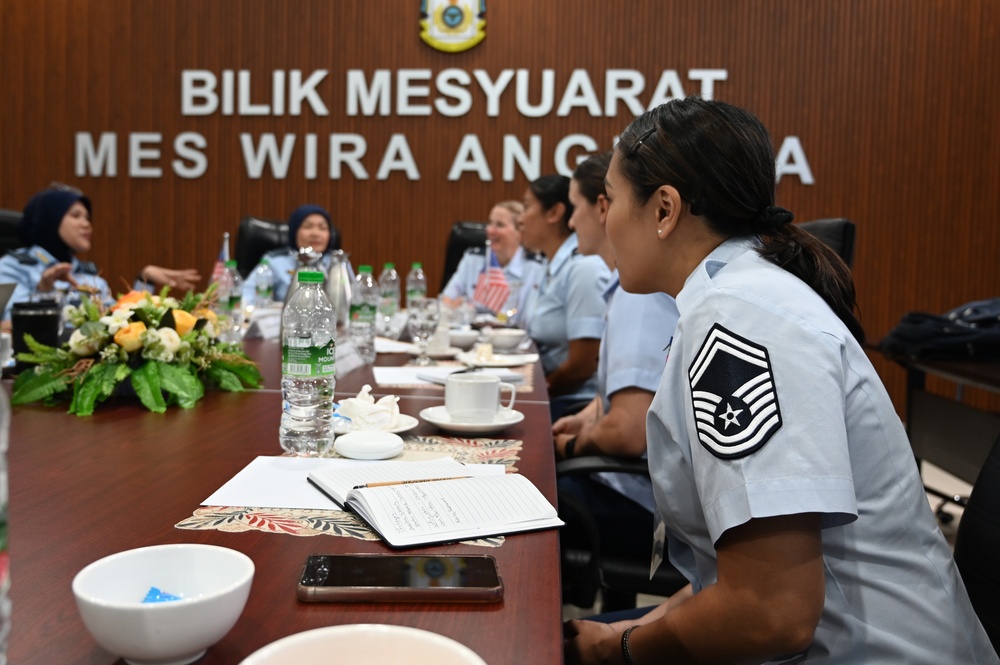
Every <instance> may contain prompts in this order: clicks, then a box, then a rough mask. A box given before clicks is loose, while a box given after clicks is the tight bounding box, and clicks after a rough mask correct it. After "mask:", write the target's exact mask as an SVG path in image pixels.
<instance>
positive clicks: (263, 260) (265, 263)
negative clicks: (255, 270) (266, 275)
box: [260, 259, 268, 266]
mask: <svg viewBox="0 0 1000 665" xmlns="http://www.w3.org/2000/svg"><path fill="white" fill-rule="evenodd" d="M260 263H261V265H265V266H266V265H268V261H267V259H261V260H260Z"/></svg>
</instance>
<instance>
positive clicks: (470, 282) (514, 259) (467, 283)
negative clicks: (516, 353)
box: [441, 201, 545, 328]
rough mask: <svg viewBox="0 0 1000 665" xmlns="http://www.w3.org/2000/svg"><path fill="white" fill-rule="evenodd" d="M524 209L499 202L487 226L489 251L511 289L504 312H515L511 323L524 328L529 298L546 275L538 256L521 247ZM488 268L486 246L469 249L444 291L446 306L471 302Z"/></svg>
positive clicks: (482, 307)
mask: <svg viewBox="0 0 1000 665" xmlns="http://www.w3.org/2000/svg"><path fill="white" fill-rule="evenodd" d="M523 210H524V206H523V205H521V202H520V201H500V202H499V203H497V204H496V205H494V206H493V208H492V209H491V210H490V216H489V221H487V223H486V239H487V240H488V241H489V244H490V251H491V252H492V253H493V254H494V255H495V256H496V257H497V261H498V262H499V263H500V267H501V268H502V269H503V274H504V277H505V278H506V280H507V284H508V285H509V286H510V297H509V298H508V300H507V303H505V305H504V306H503V311H504V312H513V315H512V316H511V318H510V323H512V324H515V325H517V326H520V327H522V328H523V327H525V326H526V324H527V317H526V316H525V315H524V309H525V305H526V304H527V301H528V298H529V296H530V295H531V294H532V293H534V291H535V290H536V289H538V285H539V283H540V282H541V281H542V276H543V275H544V274H545V265H544V263H543V261H542V260H541V259H540V258H539V257H538V256H537V255H535V254H529V253H528V252H525V251H524V248H523V247H522V246H521V231H520V229H519V228H518V224H519V220H520V217H521V212H522V211H523ZM485 267H486V251H485V248H484V247H473V248H471V249H469V250H467V251H466V252H465V254H463V255H462V260H461V261H459V263H458V267H457V268H456V269H455V274H453V275H452V276H451V279H449V280H448V284H447V285H446V286H445V287H444V291H442V292H441V294H442V295H443V296H444V300H445V303H446V304H448V305H451V306H454V305H457V304H459V303H460V302H461V299H462V298H466V299H469V300H472V296H473V293H475V290H476V284H477V282H478V280H479V276H480V275H481V274H482V272H483V270H484V269H485ZM474 304H475V305H476V309H477V310H479V311H482V312H485V311H489V310H488V308H487V307H486V306H485V305H483V304H481V303H475V302H474ZM494 313H495V312H494Z"/></svg>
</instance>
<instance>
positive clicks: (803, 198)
mask: <svg viewBox="0 0 1000 665" xmlns="http://www.w3.org/2000/svg"><path fill="white" fill-rule="evenodd" d="M419 5H420V3H419V2H418V1H417V0H408V1H406V2H404V1H402V0H395V1H393V2H371V1H360V0H338V1H331V0H296V1H295V2H273V1H271V0H244V1H237V0H217V1H214V2H204V1H203V0H134V1H132V2H126V1H122V0H87V1H86V2H71V1H70V0H33V1H32V2H23V1H21V0H0V25H2V27H3V32H4V45H3V48H2V56H0V57H2V61H0V74H2V81H3V91H4V94H3V100H4V101H3V103H2V104H0V137H2V139H0V140H2V155H3V159H2V160H0V206H2V207H8V208H21V207H23V205H24V203H25V202H26V201H27V200H28V198H29V197H30V196H31V195H32V194H33V193H34V192H36V191H38V190H39V189H41V188H43V187H44V186H45V185H46V184H47V183H49V182H50V181H53V180H59V181H63V182H67V183H70V184H73V185H76V186H79V187H80V188H82V189H83V190H84V191H85V192H87V193H88V194H89V195H90V196H91V198H92V200H93V202H94V215H95V248H94V250H93V251H92V253H91V254H92V255H91V257H90V258H92V259H93V260H95V261H96V262H97V263H98V264H99V265H100V266H102V268H103V273H104V275H105V276H107V277H108V279H109V281H110V282H112V283H113V284H117V283H121V279H122V278H124V279H125V280H130V279H131V277H132V276H133V275H134V273H135V271H136V269H137V268H138V267H139V266H140V265H141V264H145V263H159V264H164V265H171V266H195V267H198V268H200V269H201V270H202V271H203V274H204V275H206V278H207V274H208V272H209V271H210V270H211V265H212V263H213V261H214V258H215V256H216V254H217V252H218V249H219V245H220V240H221V236H222V232H223V231H226V230H228V231H231V232H233V233H234V236H235V230H236V226H237V223H238V220H239V219H240V217H241V216H243V215H247V214H254V215H258V216H263V217H269V218H285V217H286V216H287V215H288V213H289V212H290V211H291V210H292V209H293V208H294V207H295V206H296V205H297V204H300V203H303V202H316V203H320V204H323V205H325V206H327V207H328V208H329V209H331V211H332V212H333V214H334V218H335V220H336V223H337V224H338V226H340V228H341V229H342V230H343V234H344V239H345V240H344V243H345V247H346V248H347V249H348V250H349V252H350V253H351V255H352V259H353V260H354V262H355V263H376V264H380V263H381V262H383V261H386V260H393V261H395V262H396V263H397V264H404V265H405V264H408V263H409V262H410V261H413V260H422V261H424V263H425V264H426V265H427V266H428V267H429V273H430V278H431V282H432V284H436V283H437V281H438V279H439V277H440V272H439V270H440V268H439V266H440V265H441V263H442V260H443V253H444V239H445V236H446V233H447V229H448V227H449V226H450V224H451V223H452V221H454V220H456V219H468V218H482V217H483V216H484V215H485V214H486V213H487V211H488V208H489V207H490V203H491V202H492V201H495V200H499V199H504V198H511V197H520V196H521V194H522V192H523V190H524V188H525V185H526V180H525V178H524V177H523V175H521V174H520V172H519V171H518V176H517V178H515V180H514V181H513V182H503V181H502V180H501V179H500V175H501V161H502V156H501V147H502V136H503V135H507V134H509V135H514V136H516V137H518V138H519V139H520V141H521V142H522V143H524V144H525V145H526V144H527V143H528V137H529V136H530V135H532V134H537V135H540V136H541V137H542V144H543V148H542V154H543V164H542V172H543V173H545V172H551V171H552V170H553V169H554V161H553V151H554V149H555V144H556V143H557V142H558V141H559V140H560V139H561V138H562V137H564V136H566V135H569V134H573V133H581V134H587V135H590V136H592V137H594V138H595V139H596V140H597V141H598V142H599V143H600V146H601V148H608V147H610V146H611V141H612V137H613V136H615V135H616V134H617V132H619V131H620V130H621V129H622V128H623V127H624V126H625V125H626V124H627V123H628V122H629V120H630V119H631V116H630V114H629V113H628V111H627V109H626V108H625V107H624V106H623V105H619V108H618V109H617V115H615V116H613V117H591V116H590V115H589V114H588V113H587V112H586V111H585V110H583V109H576V110H574V111H573V112H572V113H570V114H569V115H568V116H566V117H557V116H556V114H555V113H552V114H549V115H548V116H546V117H544V118H528V117H524V116H522V115H520V114H519V113H517V111H516V109H515V105H514V94H513V84H511V86H510V88H509V89H508V91H507V93H506V94H505V95H504V96H503V98H502V102H501V106H500V114H499V116H497V117H489V116H488V115H487V113H486V99H485V96H484V95H483V93H482V92H481V91H480V90H479V88H478V87H477V86H476V85H475V84H473V85H471V86H469V90H470V91H471V92H472V96H473V106H472V110H471V111H470V112H469V113H468V114H467V115H464V116H462V117H458V118H449V117H444V116H441V115H439V114H433V115H431V116H429V117H400V116H398V115H395V114H393V115H390V116H389V117H379V116H376V117H349V116H348V115H347V114H346V110H345V104H346V100H345V89H346V85H345V72H346V71H347V70H349V69H363V70H364V71H365V72H368V73H369V74H370V73H371V72H372V71H374V70H376V69H390V70H393V71H394V72H395V71H397V70H399V69H404V68H416V69H429V70H431V71H432V72H434V73H435V74H436V73H437V72H440V71H441V70H444V69H446V68H451V67H455V68H460V69H464V70H466V71H470V72H471V71H472V70H475V69H483V70H486V71H487V72H489V73H490V74H491V75H492V76H494V77H495V76H496V75H497V74H499V72H500V71H501V70H503V69H508V68H514V69H528V70H530V72H531V74H532V77H533V86H532V99H533V101H537V95H538V90H539V87H538V83H537V79H538V77H539V76H540V72H541V70H543V69H554V70H555V71H556V80H557V84H556V91H557V98H556V102H557V103H558V101H559V95H560V94H561V91H562V90H563V88H564V87H565V86H566V83H567V81H568V80H569V77H570V75H571V73H572V70H573V69H578V68H582V69H586V70H588V71H589V72H590V74H591V77H592V80H593V82H594V85H595V87H596V88H597V90H598V96H599V98H600V99H601V100H602V101H603V85H604V72H605V71H606V70H608V69H615V68H624V69H635V70H638V71H640V72H642V73H643V74H644V76H645V77H646V85H647V90H646V92H645V93H644V94H643V95H642V96H641V98H642V99H643V100H644V101H645V100H648V99H649V98H650V93H651V92H652V88H653V87H654V86H655V84H656V81H657V79H658V78H659V76H660V73H661V71H662V70H664V69H674V70H677V72H678V74H679V76H680V80H681V81H682V83H683V85H684V89H685V92H686V93H697V92H698V91H699V89H700V87H699V84H698V83H697V82H696V81H691V80H689V79H688V78H687V72H688V70H689V69H698V68H721V69H726V70H727V71H728V79H727V80H726V81H721V82H718V83H716V85H715V97H716V98H718V99H723V100H725V101H729V102H732V103H735V104H739V105H742V106H746V107H748V108H750V109H751V110H753V111H755V112H756V113H757V114H758V115H760V117H761V118H762V119H763V120H764V121H765V123H766V124H767V125H768V126H769V128H770V130H771V132H772V135H773V137H774V139H775V142H776V144H780V141H781V140H782V138H783V137H785V136H789V135H792V136H797V137H799V139H800V141H801V144H802V146H803V148H804V150H805V153H806V155H807V157H808V160H809V164H810V167H811V169H812V172H813V175H814V177H815V184H813V185H805V184H803V183H802V182H801V181H800V179H798V178H795V177H786V178H784V179H783V180H782V182H781V183H780V185H779V188H778V194H779V202H780V203H781V204H783V205H785V206H786V207H788V208H790V209H792V210H793V211H794V212H795V213H796V215H797V218H798V219H800V220H807V219H813V218H818V217H829V216H847V217H850V218H851V219H853V220H854V221H855V222H856V223H857V225H858V246H857V259H856V264H855V275H856V277H857V281H858V291H859V294H860V305H861V309H862V314H863V319H864V323H865V324H866V327H867V330H868V333H869V336H870V338H872V339H878V338H880V337H882V336H883V335H884V334H885V333H886V332H887V331H888V330H889V329H890V328H891V327H892V326H893V325H894V324H895V323H896V321H898V319H899V317H900V316H901V315H902V314H903V313H904V312H906V311H909V310H924V311H931V312H940V311H944V310H946V309H949V308H951V307H952V306H955V305H958V304H961V303H963V302H966V301H969V300H973V299H978V298H983V297H990V296H993V295H997V293H996V292H997V290H998V286H1000V279H998V277H1000V267H998V262H997V257H998V249H1000V224H997V222H996V219H995V215H996V211H997V210H998V209H1000V187H998V186H997V183H998V182H1000V159H998V158H997V156H998V154H1000V127H998V123H996V122H995V109H996V107H997V106H998V105H1000V58H998V57H997V55H998V54H997V47H996V44H997V43H998V42H997V36H998V35H997V32H998V29H1000V3H997V2H993V1H992V0H964V1H963V2H954V0H887V1H880V2H876V1H874V0H868V1H862V0H853V1H852V0H815V1H812V2H801V0H755V1H754V2H732V1H731V0H699V2H674V1H670V2H665V1H664V0H631V1H630V2H627V3H611V2H604V1H599V0H572V1H571V0H551V1H547V2H537V1H535V0H503V1H502V0H492V1H490V2H488V3H487V37H486V39H485V41H483V42H482V43H481V44H480V45H479V46H477V47H475V48H473V49H472V50H470V51H467V52H465V53H460V54H445V53H441V52H438V51H435V50H433V49H431V48H429V47H428V46H427V45H425V44H424V43H423V42H422V41H421V40H420V38H419V36H418V17H419ZM186 69H205V70H210V71H212V72H215V73H216V74H221V72H222V70H226V69H230V70H240V69H245V70H249V71H250V72H251V75H252V77H253V79H252V83H253V88H252V96H253V99H254V101H257V102H264V101H266V100H268V99H269V98H270V94H271V80H270V76H271V72H272V71H273V70H276V69H280V70H292V69H300V70H303V71H304V72H305V73H306V74H308V73H309V72H312V71H314V70H317V69H327V70H329V74H328V76H327V77H326V79H325V80H324V81H323V82H322V84H321V85H320V86H319V87H318V89H317V91H318V92H319V93H320V95H321V96H322V99H323V100H324V102H325V103H326V104H327V106H328V108H329V111H330V114H329V115H328V116H325V117H321V116H317V115H315V114H313V113H312V112H310V111H308V110H307V111H306V112H305V113H303V114H302V115H300V116H290V115H284V116H280V117H240V116H235V115H234V116H224V115H222V114H219V113H216V114H214V115H210V116H205V117H194V116H189V117H185V116H182V115H181V90H180V78H181V72H182V71H183V70H186ZM435 96H436V95H434V94H433V93H432V95H431V98H432V99H433V98H434V97H435ZM186 131H194V132H199V133H200V134H202V135H203V136H204V137H205V138H206V140H207V144H208V145H207V148H206V149H205V150H204V154H205V155H206V157H207V159H208V169H207V171H206V173H205V175H204V176H202V177H200V178H197V179H184V178H181V177H178V176H177V175H175V174H174V173H173V172H172V170H171V167H170V162H171V160H173V159H174V158H175V155H174V153H173V147H172V144H173V140H174V138H175V137H176V136H177V135H178V134H180V133H182V132H186ZM77 132H90V133H92V134H93V135H94V136H98V135H99V134H100V133H102V132H115V133H116V135H117V137H118V145H119V148H118V175H117V176H116V177H113V178H112V177H91V176H86V177H76V176H75V175H74V136H75V135H76V133H77ZM135 132H159V133H161V134H162V135H163V142H162V144H161V146H160V147H161V151H162V157H161V159H160V160H158V161H157V160H152V162H149V163H156V164H158V165H159V166H161V167H162V168H163V170H164V173H163V176H162V177H160V178H130V177H129V176H128V160H129V156H128V151H127V145H128V136H129V134H130V133H135ZM264 132H275V133H277V134H278V135H279V136H281V135H283V134H285V133H291V134H294V135H296V137H297V139H298V141H297V146H296V152H295V157H294V159H293V160H292V164H291V168H290V171H289V174H288V177H287V178H285V179H276V178H274V177H273V176H272V175H271V174H270V173H269V172H265V174H264V175H263V177H261V178H259V179H252V178H250V177H248V175H247V171H246V168H245V165H244V161H243V157H242V154H241V151H240V143H239V136H240V134H241V133H250V134H252V135H253V136H255V137H257V136H259V135H260V134H262V133H264ZM309 133H314V134H316V135H318V137H319V140H318V146H319V150H318V155H319V158H318V162H317V163H318V177H316V178H315V179H308V178H306V177H305V171H304V167H303V163H304V161H303V150H302V141H304V140H305V139H304V137H305V136H306V135H307V134H309ZM331 133H356V134H360V135H362V136H364V137H365V139H366V140H367V144H368V154H367V155H366V157H365V158H364V160H363V163H364V165H365V168H366V170H367V171H368V174H369V179H366V180H359V179H357V178H356V177H354V175H353V174H351V173H350V172H346V173H345V174H344V175H343V176H342V177H341V178H340V179H331V178H330V177H329V176H328V159H327V150H326V137H327V136H328V135H329V134H331ZM398 133H401V134H404V135H405V136H406V138H407V140H408V143H409V146H410V148H411V150H412V152H413V155H414V157H415V161H416V163H417V165H418V167H419V169H420V175H421V178H420V180H419V181H411V180H408V179H407V178H406V176H405V175H403V174H402V173H399V172H396V173H393V174H392V175H390V176H389V177H388V179H385V180H377V179H376V178H375V173H376V171H377V169H378V166H379V163H380V161H381V159H382V153H383V150H384V149H385V147H386V144H387V142H388V141H389V137H390V136H391V135H392V134H398ZM470 133H471V134H476V135H477V136H478V137H479V139H480V141H481V143H482V146H483V149H484V152H485V155H486V157H487V160H488V163H489V165H490V168H491V170H492V172H493V176H494V179H493V181H492V182H481V181H480V179H479V178H478V177H476V176H473V175H465V176H464V177H462V178H461V179H460V180H459V181H457V182H449V181H448V180H447V177H446V176H447V173H448V170H449V168H450V166H451V162H452V159H453V158H454V155H455V152H456V150H457V148H458V146H459V144H460V142H461V138H462V136H463V135H465V134H470ZM579 153H580V151H579V150H577V151H576V152H574V153H573V156H575V155H577V154H579ZM876 362H877V364H878V367H879V370H880V371H881V372H882V373H883V376H884V378H885V379H886V381H887V383H888V384H889V386H890V389H891V390H892V392H893V394H894V397H896V398H897V404H901V401H900V398H901V391H902V373H901V372H900V371H899V370H898V369H897V368H895V367H894V366H892V365H891V364H890V363H886V362H884V361H881V360H877V361H876Z"/></svg>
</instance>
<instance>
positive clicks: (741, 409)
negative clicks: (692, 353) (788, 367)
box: [688, 324, 781, 459]
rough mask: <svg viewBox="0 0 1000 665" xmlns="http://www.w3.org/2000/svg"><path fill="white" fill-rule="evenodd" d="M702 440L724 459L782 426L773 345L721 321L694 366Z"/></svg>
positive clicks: (750, 447)
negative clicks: (768, 346) (741, 333)
mask: <svg viewBox="0 0 1000 665" xmlns="http://www.w3.org/2000/svg"><path fill="white" fill-rule="evenodd" d="M688 379H689V381H690V384H691V400H692V402H693V406H694V418H695V426H696V427H697V430H698V441H699V442H700V443H701V445H702V446H704V447H705V448H706V449H707V450H708V451H709V452H710V453H712V454H713V455H715V456H716V457H719V458H721V459H738V458H740V457H745V456H747V455H749V454H750V453H753V452H755V451H757V450H759V449H760V448H761V447H762V446H763V445H764V444H765V443H767V441H768V439H770V438H771V436H773V435H774V433H775V432H777V431H778V430H779V429H780V428H781V411H780V410H779V408H778V393H777V391H776V389H775V386H774V377H773V375H772V372H771V360H770V357H769V356H768V353H767V349H766V348H765V347H763V346H761V345H760V344H756V343H754V342H751V341H750V340H748V339H746V338H744V337H740V336H739V335H737V334H736V333H734V332H732V331H730V330H726V329H725V328H723V327H722V326H720V325H719V324H715V325H714V326H712V329H711V330H710V331H709V332H708V335H706V337H705V341H704V342H703V343H702V345H701V349H700V350H699V351H698V355H697V356H696V357H695V359H694V362H693V363H691V367H690V368H689V369H688Z"/></svg>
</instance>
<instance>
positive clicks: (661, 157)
mask: <svg viewBox="0 0 1000 665" xmlns="http://www.w3.org/2000/svg"><path fill="white" fill-rule="evenodd" d="M616 150H617V151H618V154H619V158H620V159H619V162H620V165H621V172H622V174H623V175H624V177H625V178H626V179H627V180H628V181H629V183H630V184H631V185H632V189H633V191H634V193H635V197H636V200H637V201H639V202H640V203H645V202H646V201H647V200H649V197H650V196H652V194H653V192H655V191H656V190H657V188H659V187H660V186H661V185H665V184H668V185H671V186H673V187H674V188H676V189H677V191H678V193H680V196H681V198H682V199H683V200H684V201H685V202H686V203H688V205H689V206H690V209H691V214H693V215H698V216H701V217H703V218H704V219H705V220H706V223H707V224H708V226H709V228H711V229H712V231H714V232H715V233H717V234H719V235H721V236H723V237H726V238H738V237H751V236H757V237H759V238H760V240H761V242H762V244H763V247H762V248H761V249H760V250H759V252H760V255H761V256H763V257H764V258H766V259H767V260H769V261H771V262H772V263H775V264H777V265H778V266H781V267H782V268H784V269H785V270H787V271H788V272H790V273H792V274H793V275H795V276H796V277H798V278H799V279H801V280H802V281H804V282H805V283H806V284H808V285H809V286H810V287H812V289H813V290H814V291H816V293H818V294H819V295H820V296H821V297H822V298H823V300H825V301H826V303H827V304H828V305H829V306H830V308H831V309H832V310H833V311H834V313H835V314H836V315H837V316H838V317H839V318H840V320H841V321H843V322H844V325H846V326H847V328H848V329H849V330H850V331H851V334H852V335H854V337H855V339H857V340H858V342H863V341H864V336H865V334H864V329H863V328H862V326H861V322H860V321H859V320H858V318H857V316H855V313H854V312H855V308H856V305H857V303H856V296H855V290H854V279H853V277H852V276H851V271H850V269H849V268H848V267H847V265H846V264H845V263H844V262H843V260H841V258H840V257H839V256H838V255H837V254H836V252H834V251H833V250H832V249H830V248H829V247H827V246H826V245H825V244H823V243H822V242H821V241H820V240H818V239H817V238H815V237H814V236H813V235H811V234H810V233H808V232H807V231H803V230H801V229H799V228H797V227H796V226H794V225H792V224H790V222H791V221H792V219H793V215H792V213H791V212H789V211H788V210H785V209H784V208H781V207H779V206H776V205H774V183H775V170H774V151H773V149H772V147H771V137H770V135H769V134H768V132H767V129H766V128H765V127H764V125H763V124H762V123H761V122H760V120H758V119H757V117H756V116H754V115H753V114H752V113H750V112H748V111H745V110H744V109H741V108H738V107H735V106H732V105H730V104H725V103H723V102H717V101H706V100H704V99H701V98H698V97H688V98H687V99H683V100H674V101H671V102H667V103H666V104H662V105H660V106H658V107H656V108H655V109H653V110H651V111H648V112H646V113H644V114H643V115H641V116H639V117H638V118H636V119H635V120H634V121H633V122H632V124H630V125H629V126H628V127H627V128H626V129H625V131H624V132H622V134H621V136H620V137H619V141H618V145H617V147H616Z"/></svg>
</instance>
